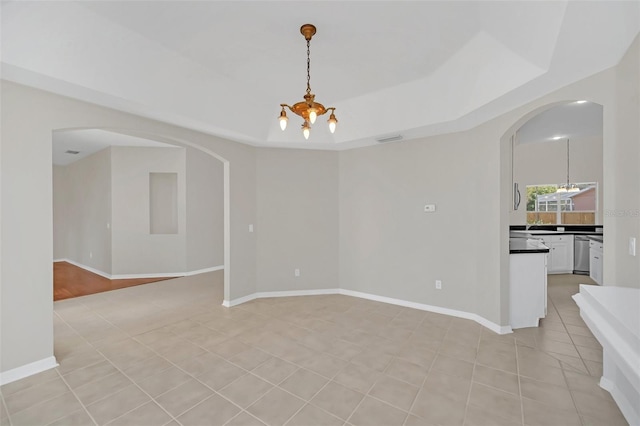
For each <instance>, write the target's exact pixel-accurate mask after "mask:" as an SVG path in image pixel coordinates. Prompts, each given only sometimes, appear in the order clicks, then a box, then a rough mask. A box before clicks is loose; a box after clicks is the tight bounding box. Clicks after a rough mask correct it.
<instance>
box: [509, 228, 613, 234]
mask: <svg viewBox="0 0 640 426" xmlns="http://www.w3.org/2000/svg"><path fill="white" fill-rule="evenodd" d="M509 232H511V233H512V234H521V235H563V234H569V235H602V232H589V231H571V230H565V231H545V230H538V229H531V230H512V231H509Z"/></svg>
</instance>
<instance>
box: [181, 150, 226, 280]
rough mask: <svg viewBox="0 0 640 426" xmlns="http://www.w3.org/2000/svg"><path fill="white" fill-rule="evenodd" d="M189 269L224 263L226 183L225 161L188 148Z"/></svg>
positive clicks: (187, 254)
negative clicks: (223, 162) (224, 174)
mask: <svg viewBox="0 0 640 426" xmlns="http://www.w3.org/2000/svg"><path fill="white" fill-rule="evenodd" d="M186 159H187V167H186V178H187V242H186V243H187V247H186V268H187V269H186V270H187V271H197V270H200V269H206V268H212V267H217V266H222V265H224V244H223V243H224V187H223V178H224V176H223V172H224V170H223V165H222V163H221V162H220V161H219V160H217V159H215V158H213V157H211V156H210V155H207V154H204V153H203V152H201V151H197V150H195V149H193V148H187V151H186Z"/></svg>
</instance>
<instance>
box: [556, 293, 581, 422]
mask: <svg viewBox="0 0 640 426" xmlns="http://www.w3.org/2000/svg"><path fill="white" fill-rule="evenodd" d="M549 298H550V299H551V304H552V305H553V308H554V309H555V310H556V312H557V314H558V317H559V318H560V322H562V326H563V327H564V329H565V331H566V332H567V335H568V336H569V339H571V344H572V345H573V347H574V348H575V350H576V352H577V353H578V356H579V357H580V361H582V364H583V365H584V367H585V369H586V370H587V372H589V376H591V372H590V371H589V368H588V367H587V364H586V363H585V362H584V359H583V358H582V354H581V353H580V351H578V348H576V344H575V342H574V341H573V338H572V337H571V333H569V330H568V329H567V325H566V324H565V322H564V319H563V318H562V315H560V312H559V311H558V308H557V307H556V304H555V303H554V301H553V298H552V297H549ZM560 367H562V363H560ZM560 370H561V371H562V377H563V378H564V382H565V383H566V385H567V390H568V391H569V395H570V396H571V402H572V403H573V408H574V409H575V410H576V414H577V415H578V418H579V419H580V423H581V424H582V425H585V422H584V419H583V416H582V413H581V412H580V410H579V409H578V404H577V403H576V399H575V397H574V395H573V390H572V389H571V387H570V386H569V381H568V380H567V375H566V372H565V369H564V368H563V367H562V368H561V369H560Z"/></svg>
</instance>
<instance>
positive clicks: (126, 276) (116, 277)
mask: <svg viewBox="0 0 640 426" xmlns="http://www.w3.org/2000/svg"><path fill="white" fill-rule="evenodd" d="M179 277H184V272H164V273H162V272H156V273H151V274H114V275H111V276H110V279H112V280H133V279H136V278H179Z"/></svg>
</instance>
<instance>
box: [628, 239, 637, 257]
mask: <svg viewBox="0 0 640 426" xmlns="http://www.w3.org/2000/svg"><path fill="white" fill-rule="evenodd" d="M629 254H630V255H631V256H635V255H636V239H635V238H634V237H629Z"/></svg>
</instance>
